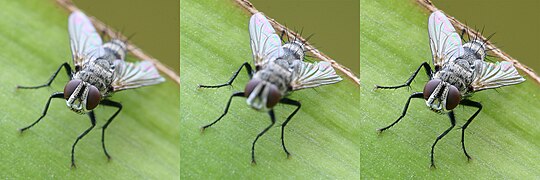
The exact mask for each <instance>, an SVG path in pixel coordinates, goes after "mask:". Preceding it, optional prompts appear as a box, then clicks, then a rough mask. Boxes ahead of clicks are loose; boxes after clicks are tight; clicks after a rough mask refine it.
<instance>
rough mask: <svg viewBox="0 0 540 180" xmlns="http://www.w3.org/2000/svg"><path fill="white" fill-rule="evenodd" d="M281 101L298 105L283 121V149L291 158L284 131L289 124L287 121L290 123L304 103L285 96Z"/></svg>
mask: <svg viewBox="0 0 540 180" xmlns="http://www.w3.org/2000/svg"><path fill="white" fill-rule="evenodd" d="M279 102H280V103H283V104H288V105H293V106H296V109H295V110H294V111H293V112H292V113H291V115H289V117H287V119H286V120H285V122H283V124H281V146H283V150H284V151H285V153H287V158H289V157H290V155H291V153H289V151H287V148H286V147H285V140H284V136H283V134H284V131H285V126H287V123H289V121H290V120H291V119H292V117H293V116H294V115H295V114H296V112H298V110H300V107H301V106H302V104H300V102H298V101H295V100H292V99H289V98H283V99H281V100H280V101H279Z"/></svg>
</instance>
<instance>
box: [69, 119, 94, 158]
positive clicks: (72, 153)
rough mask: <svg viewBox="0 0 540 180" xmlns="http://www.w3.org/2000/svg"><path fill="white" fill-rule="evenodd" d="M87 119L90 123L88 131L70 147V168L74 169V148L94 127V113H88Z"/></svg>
mask: <svg viewBox="0 0 540 180" xmlns="http://www.w3.org/2000/svg"><path fill="white" fill-rule="evenodd" d="M88 117H90V123H91V124H92V125H91V126H90V127H89V128H88V129H86V130H85V131H84V132H83V133H82V134H81V135H79V136H78V137H77V139H76V140H75V143H73V145H72V146H71V168H76V167H77V166H76V165H75V146H77V143H78V142H79V140H81V139H82V138H83V137H84V136H86V134H88V133H89V132H90V131H91V130H92V129H94V127H95V126H96V116H95V115H94V111H90V112H89V113H88Z"/></svg>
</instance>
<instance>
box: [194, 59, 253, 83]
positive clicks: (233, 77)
mask: <svg viewBox="0 0 540 180" xmlns="http://www.w3.org/2000/svg"><path fill="white" fill-rule="evenodd" d="M243 67H246V72H247V74H248V76H249V79H251V77H253V69H252V68H251V66H250V65H249V63H248V62H244V64H242V65H241V66H240V68H238V70H236V72H235V73H234V74H233V76H232V77H231V78H230V79H229V81H227V82H226V83H224V84H218V85H201V84H199V88H220V87H224V86H231V85H232V83H233V82H234V80H235V79H236V77H237V76H238V74H239V73H240V71H242V68H243Z"/></svg>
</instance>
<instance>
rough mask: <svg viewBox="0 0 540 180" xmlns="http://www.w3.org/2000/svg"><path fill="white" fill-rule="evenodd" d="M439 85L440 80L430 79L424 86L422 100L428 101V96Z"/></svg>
mask: <svg viewBox="0 0 540 180" xmlns="http://www.w3.org/2000/svg"><path fill="white" fill-rule="evenodd" d="M439 83H441V80H440V79H432V80H430V81H429V82H428V83H427V84H426V86H424V99H425V100H428V99H429V96H431V94H432V93H433V91H435V88H437V86H438V85H439Z"/></svg>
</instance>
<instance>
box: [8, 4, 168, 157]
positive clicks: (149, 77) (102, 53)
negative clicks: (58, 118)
mask: <svg viewBox="0 0 540 180" xmlns="http://www.w3.org/2000/svg"><path fill="white" fill-rule="evenodd" d="M68 30H69V38H70V46H71V53H72V60H73V62H72V63H73V65H74V66H75V69H74V70H73V69H71V66H70V64H68V63H67V62H64V63H63V64H62V65H60V67H58V69H57V70H56V72H55V73H54V74H53V75H52V76H51V78H50V79H49V80H48V82H47V83H45V84H43V85H39V86H17V88H18V89H38V88H42V87H48V86H50V84H51V83H52V81H53V80H54V79H55V78H56V75H58V73H59V72H60V70H61V69H62V67H63V68H64V69H65V71H66V73H67V75H68V77H69V78H70V81H69V82H68V83H67V84H66V86H65V87H64V91H63V92H55V93H53V94H52V95H51V96H50V97H49V100H48V101H47V103H46V104H45V109H44V110H43V113H42V115H41V116H40V117H39V118H38V119H37V120H36V121H35V122H34V123H32V124H30V125H29V126H27V127H24V128H22V129H20V131H21V133H22V132H24V131H26V130H28V129H29V128H31V127H33V126H34V125H35V124H37V123H38V122H39V121H41V119H43V117H45V115H46V114H47V110H48V109H49V104H50V103H51V100H52V99H53V98H58V99H65V100H66V105H67V107H68V108H69V109H71V110H72V111H74V112H76V113H78V114H87V115H88V116H89V117H90V122H91V124H92V125H91V126H90V127H89V128H88V129H86V130H85V131H84V132H83V133H82V134H80V135H79V136H78V137H77V139H76V140H75V143H73V145H72V146H71V166H72V167H76V166H75V146H76V145H77V143H78V142H79V140H81V139H82V138H83V137H84V136H85V135H86V134H88V133H89V132H90V131H91V130H92V129H93V128H94V126H95V125H96V119H95V115H94V111H93V109H94V108H96V107H97V106H98V105H99V104H101V105H104V106H110V107H114V108H117V109H118V110H117V111H116V112H115V113H114V114H113V115H112V116H111V117H110V118H109V119H108V120H107V122H106V123H105V124H104V125H103V128H102V132H101V144H102V147H103V151H104V153H105V155H106V156H107V158H108V159H109V160H110V159H111V156H110V155H109V153H108V152H107V149H106V148H105V130H106V129H107V127H108V126H109V124H110V123H111V122H112V121H113V119H114V118H115V117H116V115H118V113H120V111H121V110H122V104H120V103H119V102H116V101H112V100H109V99H108V98H109V97H110V96H111V95H112V94H113V93H115V92H118V91H121V90H126V89H132V88H138V87H142V86H148V85H153V84H158V83H161V82H163V81H165V79H164V78H163V77H161V76H160V75H159V73H158V71H157V69H156V68H155V67H154V65H153V64H152V63H150V62H148V61H141V62H136V63H131V62H126V61H124V58H125V55H126V43H125V42H124V41H121V40H119V39H112V40H111V41H110V42H107V43H105V44H103V43H102V40H101V37H100V36H99V34H98V33H97V32H96V29H95V28H94V26H93V25H92V23H91V22H90V20H89V19H88V17H87V16H86V15H85V14H84V13H82V12H80V11H74V12H73V13H71V15H70V16H69V20H68Z"/></svg>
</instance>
